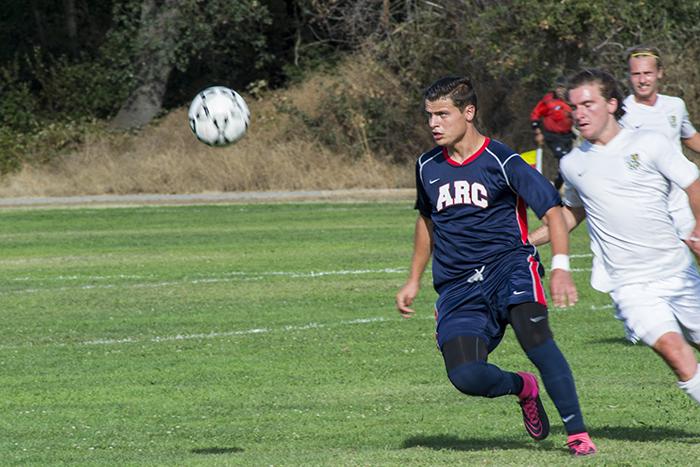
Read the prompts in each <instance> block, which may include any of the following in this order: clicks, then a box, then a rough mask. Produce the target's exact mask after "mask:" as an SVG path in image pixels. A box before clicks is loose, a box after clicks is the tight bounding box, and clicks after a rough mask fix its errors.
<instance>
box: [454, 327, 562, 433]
mask: <svg viewBox="0 0 700 467" xmlns="http://www.w3.org/2000/svg"><path fill="white" fill-rule="evenodd" d="M441 351H442V355H443V358H444V360H445V368H446V369H447V376H448V378H449V379H450V382H452V384H453V385H454V386H455V387H456V388H457V389H458V390H459V391H461V392H462V393H464V394H467V395H470V396H481V397H500V396H505V395H507V394H515V395H518V397H519V398H520V400H521V406H522V407H523V409H522V410H523V416H524V418H525V428H526V430H527V432H528V434H529V435H530V436H531V437H532V438H533V439H535V440H537V441H539V440H542V439H545V438H546V437H547V435H548V434H549V419H548V418H547V413H546V412H545V410H544V406H543V405H542V402H541V400H540V397H539V388H538V386H537V380H536V379H535V377H534V375H531V374H529V373H522V372H518V373H511V372H508V371H504V370H502V369H500V368H499V367H497V366H496V365H492V364H490V363H488V362H487V357H488V348H487V344H486V341H485V340H484V338H483V337H480V336H470V335H461V336H457V337H454V338H452V339H450V340H448V341H447V342H445V343H444V344H443V345H442V346H441Z"/></svg>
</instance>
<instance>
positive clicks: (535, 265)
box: [527, 256, 547, 306]
mask: <svg viewBox="0 0 700 467" xmlns="http://www.w3.org/2000/svg"><path fill="white" fill-rule="evenodd" d="M527 260H528V261H529V263H530V275H531V276H532V289H533V290H532V291H533V292H534V295H535V300H537V303H539V304H540V305H544V306H547V297H546V296H545V294H544V287H543V286H542V280H541V279H540V274H539V273H538V272H537V270H538V269H539V265H540V263H539V261H537V260H536V259H535V258H534V257H533V256H530V257H529V258H528V259H527Z"/></svg>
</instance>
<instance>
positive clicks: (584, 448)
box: [566, 432, 597, 457]
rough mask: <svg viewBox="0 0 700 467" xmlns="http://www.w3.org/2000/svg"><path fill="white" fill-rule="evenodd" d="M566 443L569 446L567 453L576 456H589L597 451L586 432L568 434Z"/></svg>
mask: <svg viewBox="0 0 700 467" xmlns="http://www.w3.org/2000/svg"><path fill="white" fill-rule="evenodd" d="M566 445H567V446H568V448H569V453H571V455H572V456H576V457H580V456H590V455H591V454H595V453H596V451H597V449H596V447H595V444H593V441H591V437H590V436H588V433H586V432H583V433H577V434H575V435H569V439H568V440H567V441H566Z"/></svg>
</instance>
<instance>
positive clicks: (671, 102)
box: [620, 94, 697, 151]
mask: <svg viewBox="0 0 700 467" xmlns="http://www.w3.org/2000/svg"><path fill="white" fill-rule="evenodd" d="M623 103H624V106H625V112H626V113H625V115H624V116H623V117H622V118H621V119H620V124H621V125H622V126H623V127H625V128H629V129H636V130H639V129H642V130H655V131H658V132H661V133H663V134H664V135H666V137H667V138H668V139H670V140H671V141H673V142H674V143H675V144H676V145H677V146H678V150H679V151H682V149H681V138H683V139H685V138H690V137H691V136H693V135H694V134H695V133H697V132H696V130H695V127H693V124H692V123H691V121H690V117H689V116H688V110H687V109H686V107H685V102H684V101H683V99H681V98H680V97H674V96H667V95H665V94H657V95H656V102H655V103H654V105H645V104H640V103H638V102H637V101H636V99H635V98H634V95H632V94H631V95H629V96H627V97H626V98H625V100H624V102H623Z"/></svg>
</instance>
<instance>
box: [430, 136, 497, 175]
mask: <svg viewBox="0 0 700 467" xmlns="http://www.w3.org/2000/svg"><path fill="white" fill-rule="evenodd" d="M490 142H491V138H489V137H488V136H487V137H486V138H484V144H482V145H481V147H480V148H479V149H477V150H476V152H475V153H474V154H472V155H471V156H469V157H467V158H466V159H465V160H464V162H462V163H461V164H460V163H459V162H457V161H456V160H454V159H452V158H451V157H450V155H449V154H448V153H447V148H446V147H444V146H443V147H442V155H443V156H444V157H445V160H446V161H447V163H448V164H450V165H454V166H455V167H462V166H464V165H467V164H469V163H470V162H472V161H473V160H474V159H476V158H477V157H479V156H480V155H481V154H482V153H483V152H484V150H485V149H486V146H488V145H489V143H490Z"/></svg>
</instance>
